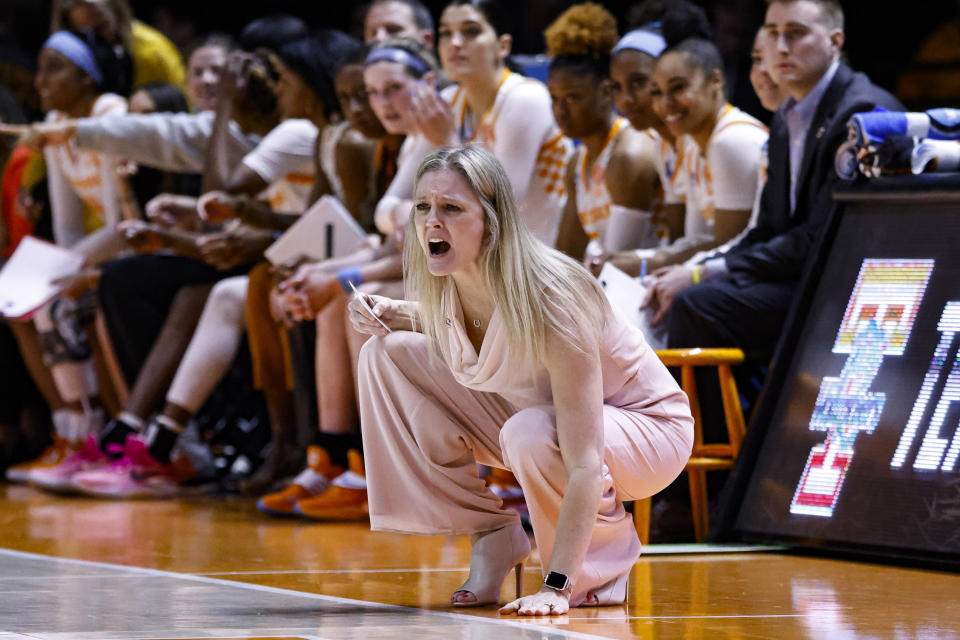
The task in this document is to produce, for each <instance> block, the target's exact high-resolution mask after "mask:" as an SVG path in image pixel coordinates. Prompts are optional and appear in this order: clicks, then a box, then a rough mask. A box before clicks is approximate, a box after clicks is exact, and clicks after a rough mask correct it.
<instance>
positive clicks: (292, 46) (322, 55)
mask: <svg viewBox="0 0 960 640" xmlns="http://www.w3.org/2000/svg"><path fill="white" fill-rule="evenodd" d="M362 47H363V45H362V44H361V43H360V41H359V40H357V39H356V38H354V37H352V36H349V35H347V34H346V33H344V32H342V31H338V30H336V29H320V30H319V31H317V32H315V33H312V34H310V35H309V36H306V37H305V38H300V39H299V40H295V41H293V42H290V43H287V44H285V45H283V46H282V47H280V49H279V50H277V57H278V58H280V60H281V61H283V64H285V65H286V66H287V67H288V68H289V69H290V70H291V71H293V72H294V73H296V74H297V75H299V76H300V77H301V78H302V79H303V81H304V82H305V83H306V84H307V86H308V87H310V90H311V91H313V93H314V95H315V96H316V97H317V100H319V101H320V102H321V103H322V104H323V113H324V116H326V118H327V119H329V118H330V117H331V116H332V115H333V114H334V113H337V112H338V111H339V110H340V102H339V101H338V100H337V91H336V87H335V86H334V77H335V75H336V72H337V69H338V68H339V65H340V61H341V60H344V59H346V58H348V57H349V56H350V55H351V54H353V53H355V52H356V51H358V50H359V49H361V48H362Z"/></svg>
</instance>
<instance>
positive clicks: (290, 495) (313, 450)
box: [257, 446, 343, 516]
mask: <svg viewBox="0 0 960 640" xmlns="http://www.w3.org/2000/svg"><path fill="white" fill-rule="evenodd" d="M342 473H343V467H340V466H336V465H334V464H333V463H332V462H330V454H329V453H327V451H326V449H324V448H323V447H316V446H314V447H308V448H307V468H306V469H304V470H303V471H301V472H300V474H299V475H297V477H296V478H294V479H293V482H292V483H291V484H290V486H289V487H287V488H286V489H284V490H283V491H280V492H277V493H270V494H267V495H265V496H263V497H262V498H260V499H259V500H257V508H258V509H260V511H263V512H264V513H267V514H270V515H272V516H292V515H296V511H295V510H294V508H295V507H296V506H297V502H298V501H299V500H302V499H305V498H312V497H313V496H318V495H320V494H321V493H323V492H324V491H325V490H326V489H327V488H329V487H330V481H331V480H332V479H333V478H335V477H337V476H339V475H340V474H342Z"/></svg>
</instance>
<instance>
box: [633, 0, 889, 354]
mask: <svg viewBox="0 0 960 640" xmlns="http://www.w3.org/2000/svg"><path fill="white" fill-rule="evenodd" d="M763 28H764V31H765V36H766V37H765V38H764V43H765V49H764V51H763V56H764V62H765V64H766V67H767V69H768V71H769V72H770V73H771V74H772V75H773V77H774V79H775V80H776V81H777V83H778V84H780V85H781V86H782V87H784V88H786V89H787V91H789V93H790V97H788V98H787V99H786V100H785V101H784V103H783V105H782V106H781V107H780V109H778V110H777V112H776V114H775V115H774V118H773V122H772V123H771V128H770V141H769V167H768V171H767V183H766V186H765V188H764V190H763V194H762V195H761V202H760V210H759V214H758V218H757V225H756V227H754V228H753V229H752V230H751V231H750V232H749V233H748V234H747V235H746V236H745V237H744V238H743V240H741V242H740V243H739V244H737V245H736V246H734V247H733V248H732V249H731V250H730V251H729V252H728V253H726V254H725V255H723V256H721V257H718V258H713V259H710V260H707V261H706V262H704V263H702V264H699V265H697V266H696V267H694V268H692V269H691V268H688V267H682V266H677V267H670V268H668V269H666V270H662V271H661V272H659V273H658V274H656V277H655V279H654V280H655V281H654V283H653V284H652V287H651V289H652V293H651V299H652V301H653V304H655V305H659V306H660V310H661V311H662V310H663V309H664V308H669V314H668V316H667V317H668V322H669V324H668V326H669V345H670V346H671V347H740V348H741V349H743V350H744V352H745V353H746V355H747V360H748V361H752V362H754V363H760V364H764V363H766V362H767V361H769V359H770V357H771V356H772V354H773V350H774V347H775V346H776V343H777V340H778V338H779V336H780V331H781V329H782V327H783V324H784V321H785V319H786V315H787V311H788V309H789V307H790V303H791V302H792V300H793V297H794V295H795V293H796V292H797V288H798V285H799V282H800V278H801V275H802V274H803V270H804V267H805V265H806V261H807V257H808V255H809V254H810V252H811V250H812V248H813V244H814V242H815V241H816V238H817V235H818V233H819V232H820V230H821V229H822V228H823V226H824V224H825V222H826V221H827V219H828V218H829V216H830V212H831V209H832V207H833V206H834V204H833V200H832V195H831V194H832V191H833V187H834V185H835V184H836V182H837V180H838V177H837V175H836V173H835V171H834V168H833V166H834V164H833V161H834V155H835V154H836V151H837V148H838V147H839V146H840V144H841V143H842V142H843V141H844V140H845V139H846V131H847V129H846V123H847V120H848V119H849V118H850V115H851V114H853V113H856V112H859V111H870V110H872V109H873V108H874V107H875V106H878V105H879V106H883V107H886V108H887V109H891V110H896V111H902V110H903V106H902V105H901V104H900V103H899V102H898V101H897V100H896V98H894V97H893V96H891V95H890V94H889V93H887V92H886V91H884V90H882V89H880V88H878V87H876V86H874V85H873V84H872V83H871V82H870V80H869V79H868V78H867V77H866V76H865V75H863V74H862V73H856V72H854V71H852V70H851V69H850V68H849V67H848V66H847V65H845V64H843V63H842V62H840V50H841V48H842V46H843V41H844V33H843V10H842V9H841V7H840V5H839V3H838V2H837V1H836V0H772V1H771V2H769V5H768V8H767V14H766V20H765V24H764V27H763Z"/></svg>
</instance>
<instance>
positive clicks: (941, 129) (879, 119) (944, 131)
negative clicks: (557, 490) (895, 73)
mask: <svg viewBox="0 0 960 640" xmlns="http://www.w3.org/2000/svg"><path fill="white" fill-rule="evenodd" d="M894 135H899V136H911V137H914V138H928V139H930V140H960V109H948V108H937V109H928V110H927V111H923V112H904V111H887V110H886V109H884V108H882V107H877V108H876V109H874V110H873V111H867V112H864V113H855V114H853V116H851V117H850V120H849V121H848V122H847V139H848V140H849V141H850V142H852V143H853V144H854V145H856V146H857V147H866V146H869V145H877V144H880V143H881V142H883V141H884V140H885V139H886V138H888V137H889V136H894Z"/></svg>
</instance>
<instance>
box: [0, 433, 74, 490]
mask: <svg viewBox="0 0 960 640" xmlns="http://www.w3.org/2000/svg"><path fill="white" fill-rule="evenodd" d="M82 445H83V443H82V442H80V443H73V442H70V441H69V440H67V439H66V438H61V437H60V436H58V435H57V434H54V435H53V444H51V445H50V446H49V447H47V449H46V451H44V452H43V453H41V454H40V457H39V458H36V459H34V460H30V461H28V462H21V463H20V464H15V465H13V466H12V467H10V468H8V469H7V480H9V481H10V482H19V483H25V482H27V481H28V480H29V479H30V472H31V471H34V470H39V469H52V468H53V467H56V466H59V465H60V463H61V462H63V461H64V460H66V459H67V458H69V457H70V456H72V455H73V454H75V453H77V452H78V451H80V449H81V448H82Z"/></svg>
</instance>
